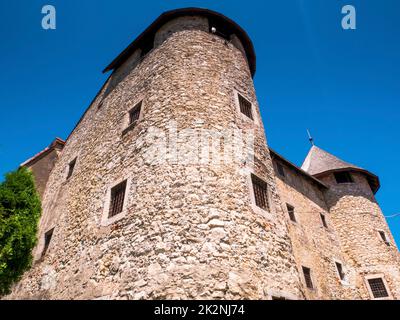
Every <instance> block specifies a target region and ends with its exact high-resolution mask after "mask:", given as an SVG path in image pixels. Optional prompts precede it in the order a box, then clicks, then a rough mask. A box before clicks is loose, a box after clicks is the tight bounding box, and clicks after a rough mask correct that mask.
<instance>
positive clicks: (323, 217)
mask: <svg viewBox="0 0 400 320" xmlns="http://www.w3.org/2000/svg"><path fill="white" fill-rule="evenodd" d="M320 217H321V222H322V225H323V226H324V227H325V228H328V224H327V223H326V217H325V215H324V214H323V213H320Z"/></svg>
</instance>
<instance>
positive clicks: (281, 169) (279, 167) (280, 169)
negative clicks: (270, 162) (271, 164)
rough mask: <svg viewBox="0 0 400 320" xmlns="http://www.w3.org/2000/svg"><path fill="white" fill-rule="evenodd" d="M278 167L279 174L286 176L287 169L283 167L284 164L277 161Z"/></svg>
mask: <svg viewBox="0 0 400 320" xmlns="http://www.w3.org/2000/svg"><path fill="white" fill-rule="evenodd" d="M276 168H277V169H278V173H279V175H280V176H282V177H284V176H285V170H284V169H283V165H281V164H280V163H279V162H277V163H276Z"/></svg>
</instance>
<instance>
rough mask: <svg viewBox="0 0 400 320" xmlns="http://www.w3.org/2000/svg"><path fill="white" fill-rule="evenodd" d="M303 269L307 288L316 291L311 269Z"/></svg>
mask: <svg viewBox="0 0 400 320" xmlns="http://www.w3.org/2000/svg"><path fill="white" fill-rule="evenodd" d="M302 268H303V274H304V280H305V282H306V286H307V288H309V289H314V285H313V282H312V279H311V269H310V268H307V267H302Z"/></svg>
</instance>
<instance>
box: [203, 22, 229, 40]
mask: <svg viewBox="0 0 400 320" xmlns="http://www.w3.org/2000/svg"><path fill="white" fill-rule="evenodd" d="M208 24H209V26H210V30H209V31H210V32H211V33H213V34H216V35H217V36H220V37H221V38H223V39H225V40H227V41H230V39H231V35H232V30H231V28H229V26H228V25H227V24H226V23H225V22H224V21H220V20H218V19H213V18H210V19H209V21H208Z"/></svg>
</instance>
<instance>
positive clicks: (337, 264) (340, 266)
mask: <svg viewBox="0 0 400 320" xmlns="http://www.w3.org/2000/svg"><path fill="white" fill-rule="evenodd" d="M335 264H336V269H337V272H338V274H339V278H340V280H344V279H345V273H344V271H343V266H342V264H341V263H339V262H335Z"/></svg>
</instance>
